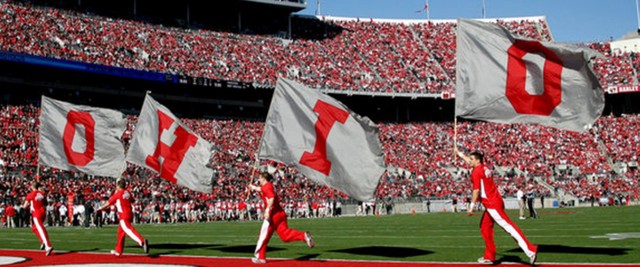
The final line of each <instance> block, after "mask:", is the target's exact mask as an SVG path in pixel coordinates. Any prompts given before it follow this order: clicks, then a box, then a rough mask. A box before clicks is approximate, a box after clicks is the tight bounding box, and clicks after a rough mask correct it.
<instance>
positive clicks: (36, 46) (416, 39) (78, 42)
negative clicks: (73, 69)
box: [0, 2, 640, 94]
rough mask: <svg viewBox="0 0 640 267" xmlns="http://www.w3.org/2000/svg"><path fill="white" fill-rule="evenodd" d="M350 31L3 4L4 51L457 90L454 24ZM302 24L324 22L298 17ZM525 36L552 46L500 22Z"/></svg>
mask: <svg viewBox="0 0 640 267" xmlns="http://www.w3.org/2000/svg"><path fill="white" fill-rule="evenodd" d="M323 21H324V23H328V24H330V25H333V27H337V28H341V29H342V31H340V32H339V33H336V34H335V35H332V36H329V38H318V39H295V40H292V41H289V40H284V39H280V38H277V37H271V36H259V35H243V34H233V33H226V32H215V31H207V30H189V29H186V30H185V29H179V28H169V27H164V26H161V25H153V24H147V23H142V22H138V21H130V20H122V19H112V18H106V17H101V16H96V15H91V14H81V13H77V12H73V11H67V10H58V9H51V8H43V7H31V6H24V5H21V4H16V3H9V2H7V3H2V12H1V13H0V29H1V30H0V50H4V51H10V52H17V53H24V54H29V55H36V56H44V57H51V58H57V59H66V60H73V61H79V62H86V63H95V64H100V65H106V66H114V67H123V68H130V69H137V70H145V71H152V72H160V73H170V74H181V75H187V76H192V77H206V78H211V79H219V80H234V81H242V82H249V83H254V84H255V85H256V86H260V87H273V86H274V85H275V81H276V78H277V77H278V75H281V76H285V77H289V78H292V79H296V80H299V81H301V82H303V83H305V84H308V85H309V86H311V87H314V88H325V89H332V90H341V91H358V92H365V93H408V94H440V93H443V92H452V91H454V84H455V68H456V67H455V66H456V63H455V48H456V43H455V28H456V24H455V21H447V20H441V21H438V20H434V21H402V20H398V21H379V20H360V19H353V18H323ZM296 22H297V23H301V24H305V23H308V24H309V25H313V24H314V23H315V24H317V23H318V22H313V21H310V20H309V19H304V18H298V19H296ZM496 23H499V24H501V25H504V26H505V27H507V28H508V29H510V30H511V31H512V32H514V33H515V34H517V35H520V36H524V37H527V38H532V39H536V40H543V41H551V40H552V37H551V34H550V32H549V29H548V27H547V24H546V21H544V20H543V19H532V18H522V19H499V20H496ZM588 46H590V47H592V48H594V49H597V50H598V51H600V52H601V53H603V54H604V55H605V59H599V60H598V61H597V62H596V64H595V69H596V71H597V73H598V75H599V76H600V77H601V82H602V85H603V86H604V87H605V88H606V87H607V86H612V85H619V84H629V83H631V82H636V81H637V80H638V79H637V75H638V67H640V66H639V65H640V64H638V59H637V57H635V59H632V57H630V56H629V55H625V54H621V55H619V54H612V53H611V49H610V47H609V44H608V43H593V44H588Z"/></svg>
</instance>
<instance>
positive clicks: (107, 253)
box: [0, 248, 638, 266]
mask: <svg viewBox="0 0 640 267" xmlns="http://www.w3.org/2000/svg"><path fill="white" fill-rule="evenodd" d="M0 250H10V251H36V252H37V251H40V250H37V249H12V248H0ZM57 252H58V253H59V254H64V253H68V252H71V251H64V250H57ZM78 254H94V255H111V253H110V252H78ZM122 255H132V256H136V255H142V254H133V253H122ZM159 257H176V258H205V259H216V258H219V259H246V260H251V258H250V257H228V256H202V255H159ZM269 259H276V260H291V259H293V258H269ZM309 261H335V262H375V263H408V264H410V263H419V264H425V263H426V264H430V263H433V264H458V265H460V264H477V262H476V261H467V262H463V261H384V260H343V259H323V258H314V259H309ZM500 264H515V265H522V262H506V261H505V262H501V263H500ZM541 264H554V265H567V266H575V265H579V266H595V265H598V266H608V265H611V266H614V265H615V266H620V265H622V266H638V264H637V263H598V262H592V263H569V262H536V265H541Z"/></svg>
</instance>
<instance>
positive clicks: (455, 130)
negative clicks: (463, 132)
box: [453, 115, 458, 162]
mask: <svg viewBox="0 0 640 267" xmlns="http://www.w3.org/2000/svg"><path fill="white" fill-rule="evenodd" d="M456 147H458V116H455V115H454V116H453V148H454V152H453V161H454V162H455V161H456V160H458V156H457V155H456V152H455V148H456Z"/></svg>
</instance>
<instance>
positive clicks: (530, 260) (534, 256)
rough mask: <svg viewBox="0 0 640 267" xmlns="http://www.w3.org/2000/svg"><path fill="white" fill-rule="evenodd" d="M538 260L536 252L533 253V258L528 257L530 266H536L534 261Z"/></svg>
mask: <svg viewBox="0 0 640 267" xmlns="http://www.w3.org/2000/svg"><path fill="white" fill-rule="evenodd" d="M537 259H538V252H537V251H536V252H534V253H533V256H531V257H529V263H530V264H531V266H533V265H535V264H536V260H537Z"/></svg>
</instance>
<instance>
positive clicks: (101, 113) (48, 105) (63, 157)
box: [38, 96, 126, 177]
mask: <svg viewBox="0 0 640 267" xmlns="http://www.w3.org/2000/svg"><path fill="white" fill-rule="evenodd" d="M125 129H126V120H125V118H124V115H123V114H122V113H120V112H119V111H115V110H111V109H105V108H96V107H90V106H81V105H73V104H70V103H67V102H63V101H59V100H55V99H52V98H48V97H46V96H42V102H41V112H40V134H39V137H40V138H39V139H40V141H39V143H38V148H39V149H38V163H39V164H42V165H45V166H50V167H54V168H58V169H61V170H67V171H78V172H84V173H87V174H90V175H99V176H109V177H120V175H121V174H122V172H123V171H124V169H125V167H126V164H125V161H124V145H123V143H122V140H121V138H122V134H123V133H124V131H125Z"/></svg>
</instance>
